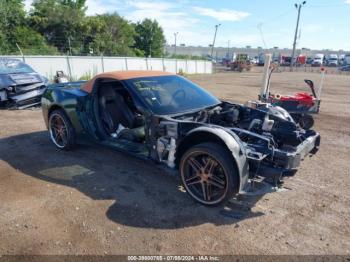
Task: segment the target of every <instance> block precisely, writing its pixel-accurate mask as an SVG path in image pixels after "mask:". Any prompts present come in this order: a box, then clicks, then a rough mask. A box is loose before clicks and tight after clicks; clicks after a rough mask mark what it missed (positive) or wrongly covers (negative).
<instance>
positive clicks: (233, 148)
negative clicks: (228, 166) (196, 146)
mask: <svg viewBox="0 0 350 262" xmlns="http://www.w3.org/2000/svg"><path fill="white" fill-rule="evenodd" d="M201 132H207V133H210V134H212V135H215V136H217V137H218V138H219V139H220V140H221V141H222V142H223V143H224V144H225V145H226V147H227V148H228V149H229V150H230V152H231V154H232V160H233V161H234V164H235V166H236V168H237V173H238V174H239V192H242V191H244V189H245V187H246V186H247V184H248V178H249V168H248V161H247V158H246V154H245V149H244V146H243V145H242V144H241V142H240V139H239V137H238V136H237V135H236V134H235V133H233V132H231V131H230V130H228V129H225V128H220V127H207V126H201V127H197V128H195V129H192V130H191V131H190V132H189V133H188V134H187V136H190V135H193V134H196V133H201Z"/></svg>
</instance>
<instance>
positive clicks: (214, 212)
mask: <svg viewBox="0 0 350 262" xmlns="http://www.w3.org/2000/svg"><path fill="white" fill-rule="evenodd" d="M190 78H191V79H192V80H194V81H195V82H197V83H199V84H200V85H202V86H204V87H205V88H207V89H208V90H210V91H212V92H213V93H214V94H216V95H218V96H219V97H221V98H225V99H229V100H233V101H239V102H244V101H246V100H248V99H255V98H256V97H257V93H258V91H259V84H260V81H261V74H259V73H257V72H250V73H242V74H239V73H220V74H215V75H208V76H193V77H190ZM304 78H310V79H314V80H315V81H316V83H318V81H319V75H318V74H315V73H314V74H312V73H288V72H284V73H276V74H275V75H274V76H273V83H272V86H271V88H272V90H274V91H276V93H278V92H279V93H282V92H283V93H286V92H287V90H288V91H291V92H292V91H295V90H302V89H303V88H301V87H303V86H304V85H303V79H304ZM323 95H324V96H323V102H322V106H321V114H320V115H318V116H317V120H316V129H317V130H318V131H319V132H320V133H321V135H322V142H321V149H320V151H319V152H318V154H317V155H316V156H314V157H312V158H308V159H306V160H305V161H304V162H303V163H302V165H301V168H300V170H299V172H298V173H297V174H296V175H295V176H294V177H290V178H288V179H286V181H285V185H284V186H285V188H286V189H285V190H283V191H282V192H275V193H268V194H265V195H263V196H260V197H245V198H244V199H243V202H242V203H241V205H238V204H232V203H231V204H228V207H226V209H224V208H223V207H216V208H206V207H203V206H200V205H198V204H196V203H194V202H193V201H191V199H190V198H189V197H188V196H187V195H186V194H185V193H183V192H181V191H180V190H179V181H178V179H177V178H176V177H173V176H170V175H167V174H166V173H165V172H164V171H163V170H161V169H159V168H157V167H156V166H154V165H152V164H149V163H147V162H144V161H141V160H135V159H134V158H131V157H129V156H126V155H123V154H121V153H118V152H114V151H111V150H109V149H106V148H102V147H99V146H93V147H91V146H80V147H79V148H77V149H76V150H74V151H70V152H61V151H58V150H56V149H55V147H54V146H53V144H52V143H51V142H50V141H49V138H48V134H47V132H46V131H45V127H44V123H43V120H42V116H41V111H40V110H24V111H0V179H1V182H0V254H152V255H155V254H347V255H349V254H350V206H349V203H350V192H349V184H350V177H349V176H350V102H349V101H350V76H344V75H343V76H339V75H328V76H327V78H326V81H325V87H324V92H323Z"/></svg>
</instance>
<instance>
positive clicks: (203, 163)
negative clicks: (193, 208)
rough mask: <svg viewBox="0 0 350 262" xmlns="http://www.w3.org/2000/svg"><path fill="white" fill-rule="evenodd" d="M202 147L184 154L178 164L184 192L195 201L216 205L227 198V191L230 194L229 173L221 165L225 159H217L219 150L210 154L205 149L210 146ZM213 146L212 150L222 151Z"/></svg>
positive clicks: (224, 166) (225, 166) (225, 167)
mask: <svg viewBox="0 0 350 262" xmlns="http://www.w3.org/2000/svg"><path fill="white" fill-rule="evenodd" d="M203 145H204V147H203V149H201V148H200V147H196V148H193V149H192V150H191V149H190V150H189V152H187V153H186V154H185V156H184V158H183V159H182V161H181V164H180V174H181V179H182V183H183V185H184V187H185V189H186V191H187V192H188V193H189V194H190V196H191V197H193V198H194V199H195V200H196V201H198V202H200V203H202V204H205V205H216V204H219V203H221V202H222V201H223V200H224V199H226V198H227V197H228V191H230V194H231V191H232V190H229V186H232V185H230V179H229V174H228V173H229V172H230V171H229V170H227V165H225V164H224V163H223V162H224V161H225V159H224V158H223V159H220V157H218V154H220V153H221V152H220V150H218V151H216V152H214V151H213V153H211V152H210V150H206V147H205V145H210V144H203ZM214 146H215V145H214ZM214 146H213V149H222V148H221V147H214ZM209 149H210V147H209Z"/></svg>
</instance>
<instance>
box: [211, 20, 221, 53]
mask: <svg viewBox="0 0 350 262" xmlns="http://www.w3.org/2000/svg"><path fill="white" fill-rule="evenodd" d="M220 25H221V24H217V25H215V33H214V40H213V44H212V45H211V54H210V57H211V59H213V53H214V45H215V39H216V33H217V31H218V27H219V26H220Z"/></svg>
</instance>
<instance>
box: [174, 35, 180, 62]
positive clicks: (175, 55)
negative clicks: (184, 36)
mask: <svg viewBox="0 0 350 262" xmlns="http://www.w3.org/2000/svg"><path fill="white" fill-rule="evenodd" d="M178 34H179V32H176V33H174V36H175V52H174V56H175V58H176V39H177V35H178Z"/></svg>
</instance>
